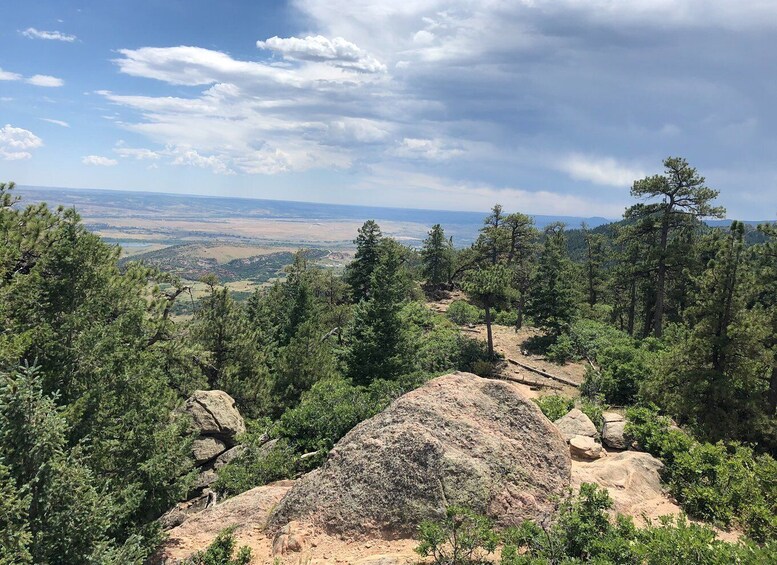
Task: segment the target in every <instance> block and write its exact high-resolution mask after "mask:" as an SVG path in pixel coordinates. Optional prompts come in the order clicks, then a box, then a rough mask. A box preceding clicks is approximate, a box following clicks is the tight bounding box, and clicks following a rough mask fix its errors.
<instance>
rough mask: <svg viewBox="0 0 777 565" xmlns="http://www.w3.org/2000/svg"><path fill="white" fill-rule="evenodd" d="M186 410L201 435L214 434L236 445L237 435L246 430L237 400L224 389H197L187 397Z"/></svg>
mask: <svg viewBox="0 0 777 565" xmlns="http://www.w3.org/2000/svg"><path fill="white" fill-rule="evenodd" d="M184 412H186V413H187V414H189V415H190V416H191V418H192V423H193V425H194V427H195V430H196V431H197V432H199V435H200V436H213V437H216V438H219V439H221V440H222V441H224V442H225V443H226V444H227V445H234V439H235V436H237V435H238V434H242V433H244V432H245V431H246V426H245V422H243V417H242V416H241V415H240V413H239V412H238V411H237V408H235V400H234V399H233V398H232V397H231V396H229V395H228V394H227V393H226V392H224V391H223V390H195V391H194V394H193V395H192V396H190V397H189V398H187V399H186V404H185V405H184Z"/></svg>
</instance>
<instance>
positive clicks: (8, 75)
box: [0, 69, 22, 80]
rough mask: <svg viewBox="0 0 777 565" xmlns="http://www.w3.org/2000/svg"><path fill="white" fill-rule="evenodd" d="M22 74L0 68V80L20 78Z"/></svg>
mask: <svg viewBox="0 0 777 565" xmlns="http://www.w3.org/2000/svg"><path fill="white" fill-rule="evenodd" d="M21 78H22V75H20V74H18V73H12V72H9V71H4V70H3V69H0V80H20V79H21Z"/></svg>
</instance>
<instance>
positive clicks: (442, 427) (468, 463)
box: [268, 373, 571, 538]
mask: <svg viewBox="0 0 777 565" xmlns="http://www.w3.org/2000/svg"><path fill="white" fill-rule="evenodd" d="M570 465H571V464H570V457H569V453H568V449H567V446H566V443H565V441H564V439H563V437H562V436H561V434H560V433H559V432H558V430H557V429H556V428H555V427H554V426H553V425H552V424H551V422H550V421H549V420H548V419H547V418H545V416H544V415H543V414H542V413H541V412H540V410H539V408H537V406H536V405H535V404H534V403H533V402H531V401H530V400H528V399H527V398H526V397H525V396H524V395H523V394H522V393H521V391H520V389H519V388H518V387H517V386H516V385H514V384H512V383H509V382H505V381H495V380H489V379H482V378H480V377H477V376H475V375H472V374H468V373H454V374H450V375H446V376H443V377H439V378H437V379H434V380H432V381H430V382H428V383H427V384H426V385H424V386H422V387H421V388H419V389H417V390H414V391H412V392H409V393H407V394H405V395H404V396H402V397H401V398H399V399H397V400H396V401H395V402H394V403H393V404H392V405H391V406H390V407H389V408H387V409H386V410H385V411H383V412H382V413H380V414H378V415H377V416H374V417H373V418H371V419H369V420H367V421H365V422H362V423H361V424H359V425H358V426H356V427H355V428H354V429H353V430H351V431H350V432H349V433H348V434H347V435H346V436H345V437H344V438H343V439H342V440H340V441H339V442H338V444H337V445H336V446H335V448H334V449H333V450H332V451H331V452H330V454H329V457H328V459H327V461H326V462H325V464H324V466H323V467H321V468H319V469H317V470H315V471H312V472H311V473H309V474H308V475H306V476H305V477H303V478H302V479H300V480H299V481H298V482H297V483H296V484H295V486H294V487H293V488H292V489H291V491H289V493H288V494H287V495H286V496H285V497H284V499H283V500H282V501H281V503H280V504H279V505H278V507H277V508H276V509H275V511H274V512H273V514H272V515H271V516H270V518H269V521H268V525H269V528H270V531H274V532H278V531H280V530H281V529H282V528H283V527H284V526H285V525H286V524H288V523H289V522H292V521H296V520H300V521H308V522H312V523H314V524H316V525H318V526H321V527H323V528H324V529H325V530H326V531H328V532H331V533H337V534H348V535H350V536H355V537H359V536H364V535H373V536H382V537H387V538H390V537H394V536H403V535H412V534H415V533H416V532H415V528H416V526H417V525H418V524H419V523H420V522H421V521H422V520H424V519H428V518H439V517H441V516H442V515H443V514H444V511H445V508H446V507H447V506H448V505H451V504H460V505H463V506H467V507H469V508H472V509H473V510H475V511H477V512H481V513H484V514H487V515H490V516H491V517H493V518H494V519H495V520H496V521H497V522H498V523H500V524H502V525H512V524H518V523H519V522H521V521H522V520H524V519H527V518H534V519H541V518H543V517H545V516H547V515H549V514H550V513H552V512H553V510H554V509H555V505H556V503H557V501H558V499H559V498H560V496H561V495H562V494H563V492H564V490H565V489H566V487H568V485H569V480H570Z"/></svg>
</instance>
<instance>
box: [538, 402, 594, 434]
mask: <svg viewBox="0 0 777 565" xmlns="http://www.w3.org/2000/svg"><path fill="white" fill-rule="evenodd" d="M534 402H535V403H536V404H537V406H539V407H540V410H542V413H543V414H545V416H546V417H547V418H548V420H550V421H551V422H555V421H556V420H558V419H559V418H561V417H562V416H566V415H567V414H568V413H569V411H570V410H572V409H573V408H574V407H575V401H574V400H573V399H571V398H568V397H566V396H562V395H560V394H549V395H548V396H541V397H540V398H535V399H534ZM580 411H581V412H583V414H585V415H586V416H588V417H589V418H590V419H591V421H592V422H593V423H594V425H595V426H596V429H601V427H602V424H603V423H604V418H603V417H602V412H603V407H602V405H601V404H599V403H597V402H593V401H590V400H586V399H583V401H582V402H581V403H580Z"/></svg>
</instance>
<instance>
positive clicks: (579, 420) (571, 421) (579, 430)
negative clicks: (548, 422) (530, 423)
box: [553, 408, 596, 441]
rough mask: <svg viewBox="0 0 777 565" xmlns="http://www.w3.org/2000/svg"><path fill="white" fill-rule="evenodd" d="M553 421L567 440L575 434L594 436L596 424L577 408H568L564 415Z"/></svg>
mask: <svg viewBox="0 0 777 565" xmlns="http://www.w3.org/2000/svg"><path fill="white" fill-rule="evenodd" d="M553 423H554V424H555V425H556V427H557V428H558V430H559V431H560V432H561V435H563V436H564V439H565V440H567V441H569V440H570V439H572V438H573V437H575V436H586V437H590V438H595V437H596V426H594V423H593V422H592V421H591V419H590V418H589V417H588V416H586V415H585V414H583V412H582V411H581V410H579V409H577V408H574V409H572V410H570V411H569V413H568V414H567V415H566V416H562V417H561V418H559V419H558V420H556V421H555V422H553Z"/></svg>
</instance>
